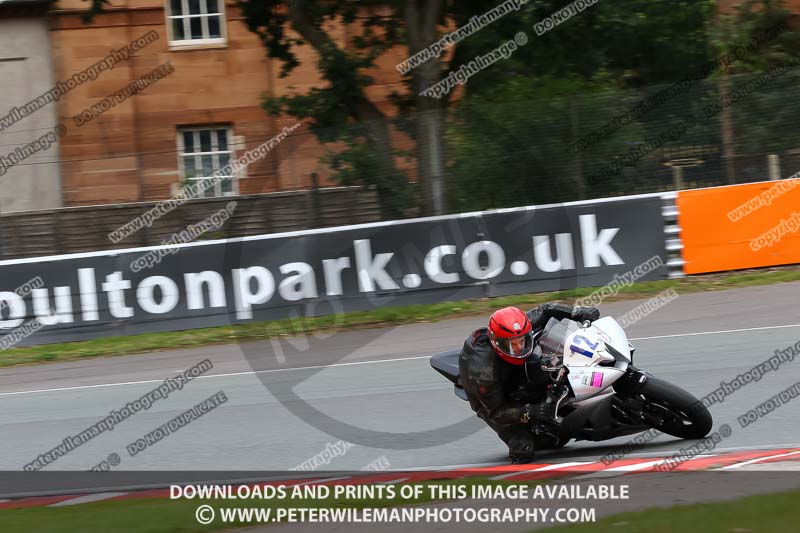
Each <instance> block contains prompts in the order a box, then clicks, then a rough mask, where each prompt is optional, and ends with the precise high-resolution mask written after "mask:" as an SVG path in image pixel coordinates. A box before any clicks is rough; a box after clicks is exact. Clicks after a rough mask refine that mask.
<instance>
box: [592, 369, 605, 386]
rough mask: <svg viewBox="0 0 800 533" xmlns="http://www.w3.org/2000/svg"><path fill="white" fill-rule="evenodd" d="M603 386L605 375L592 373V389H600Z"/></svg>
mask: <svg viewBox="0 0 800 533" xmlns="http://www.w3.org/2000/svg"><path fill="white" fill-rule="evenodd" d="M602 386H603V373H602V372H592V387H597V388H600V387H602Z"/></svg>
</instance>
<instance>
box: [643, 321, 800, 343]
mask: <svg viewBox="0 0 800 533" xmlns="http://www.w3.org/2000/svg"><path fill="white" fill-rule="evenodd" d="M798 327H800V324H785V325H783V326H759V327H755V328H741V329H721V330H719V331H699V332H697V333H675V334H673V335H655V336H653V337H637V338H635V339H628V340H631V341H647V340H650V339H671V338H673V337H694V336H697V335H715V334H718V333H739V332H742V331H761V330H767V329H781V328H798Z"/></svg>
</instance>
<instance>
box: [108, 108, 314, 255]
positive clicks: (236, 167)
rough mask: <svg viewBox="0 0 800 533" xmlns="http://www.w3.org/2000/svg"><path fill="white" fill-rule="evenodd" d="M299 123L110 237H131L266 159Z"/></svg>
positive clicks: (161, 203) (117, 238)
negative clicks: (218, 184) (229, 177)
mask: <svg viewBox="0 0 800 533" xmlns="http://www.w3.org/2000/svg"><path fill="white" fill-rule="evenodd" d="M301 125H302V124H301V123H300V122H298V123H297V124H294V125H293V126H291V127H289V128H283V130H282V131H281V133H279V134H277V135H275V136H274V137H272V138H271V139H269V140H267V141H265V142H263V143H262V144H260V145H259V146H257V147H256V148H253V149H252V150H249V151H247V152H245V153H244V154H243V155H242V156H241V157H239V158H237V159H236V160H234V161H231V162H230V163H228V164H227V165H225V166H224V167H223V168H221V169H219V170H217V171H215V172H214V174H213V175H212V176H211V177H210V178H209V179H203V180H196V182H195V183H193V184H191V185H188V186H186V187H183V188H182V189H181V191H180V192H179V193H178V194H176V195H175V196H173V197H172V198H169V199H167V200H163V201H161V202H159V203H158V204H156V205H155V206H153V207H152V208H150V209H149V210H148V211H146V212H145V213H144V214H142V215H141V216H138V217H136V218H134V219H133V220H131V221H130V222H127V223H126V224H124V225H122V226H120V227H119V228H117V229H115V230H114V231H112V232H111V233H109V235H108V238H109V240H111V242H113V243H115V244H116V243H118V242H120V241H122V240H123V239H126V238H128V237H130V236H131V235H133V234H134V233H136V232H137V231H139V230H140V229H142V228H149V227H150V226H152V225H153V222H155V221H156V220H158V219H160V218H161V217H163V216H164V215H166V214H168V213H171V212H172V211H174V210H175V209H177V208H178V207H180V206H182V205H183V204H185V203H186V202H188V201H189V200H191V199H192V198H198V197H200V196H202V195H203V193H204V192H205V191H206V190H207V189H209V188H210V187H212V186H214V185H216V184H217V183H220V182H222V181H224V180H226V179H228V178H226V177H225V176H230V175H235V174H236V173H237V172H240V171H243V170H244V169H246V168H247V167H248V166H249V165H251V164H253V163H255V162H256V161H259V160H261V159H263V158H265V157H266V156H267V155H268V154H269V153H270V152H271V151H272V150H273V149H274V148H275V147H276V146H278V144H280V143H281V141H283V140H284V139H286V137H288V136H289V134H290V133H291V132H292V131H294V130H295V129H297V128H299V127H300V126H301Z"/></svg>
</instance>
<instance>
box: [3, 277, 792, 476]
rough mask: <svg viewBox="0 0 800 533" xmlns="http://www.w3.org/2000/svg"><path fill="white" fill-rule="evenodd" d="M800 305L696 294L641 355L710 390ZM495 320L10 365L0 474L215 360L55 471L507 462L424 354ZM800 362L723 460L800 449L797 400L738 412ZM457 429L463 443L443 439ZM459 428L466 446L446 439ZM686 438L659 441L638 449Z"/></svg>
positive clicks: (767, 296)
mask: <svg viewBox="0 0 800 533" xmlns="http://www.w3.org/2000/svg"><path fill="white" fill-rule="evenodd" d="M798 302H800V283H783V284H777V285H771V286H764V287H750V288H744V289H737V290H730V291H720V292H709V293H702V294H689V295H683V296H681V297H679V298H678V299H676V300H675V301H673V302H671V303H669V304H668V305H666V306H665V307H663V308H661V309H659V310H657V311H656V312H655V313H653V314H652V315H650V316H648V317H646V318H644V319H643V320H641V321H640V322H638V323H636V324H634V325H633V326H631V327H630V328H629V329H628V334H629V337H630V338H631V339H632V342H633V344H634V345H635V346H636V347H637V352H636V356H635V363H636V364H637V366H639V367H642V368H644V369H646V370H648V371H650V372H652V373H654V374H656V375H657V376H659V377H662V378H664V379H667V380H669V381H672V382H674V383H676V384H679V385H680V386H682V387H683V388H685V389H687V390H689V391H691V392H692V393H694V394H695V395H696V396H697V397H702V396H704V395H706V394H708V393H710V392H711V391H713V390H714V389H716V388H717V387H719V384H720V381H721V380H726V381H729V380H731V379H733V378H734V377H735V376H736V375H737V374H739V373H741V372H744V371H746V370H748V369H750V368H751V367H753V366H755V365H757V364H758V363H760V362H762V361H764V360H766V359H767V358H769V357H770V356H771V355H772V354H773V353H774V351H775V350H778V349H780V350H783V349H785V348H787V347H789V346H790V345H793V344H794V343H795V342H797V341H798V340H800V316H798V311H797V305H798ZM639 303H640V301H625V302H617V303H611V304H607V305H603V306H601V310H602V311H603V314H610V315H612V316H619V315H621V314H623V313H625V312H626V311H628V310H630V309H632V308H633V307H635V306H636V305H637V304H639ZM485 321H486V318H484V317H472V318H466V319H457V320H449V321H442V322H437V323H432V324H414V325H407V326H400V327H393V328H384V329H382V330H381V331H380V332H378V333H380V334H379V335H376V331H375V330H372V331H358V330H356V331H344V332H339V333H337V334H335V335H333V336H332V337H330V338H329V339H327V340H325V342H324V343H322V346H320V343H317V344H316V345H315V346H314V347H312V348H311V349H309V350H307V351H305V352H303V353H301V354H300V355H292V356H291V357H286V358H282V357H277V356H276V355H275V350H274V344H272V343H270V342H263V343H251V344H249V345H248V346H247V347H246V352H247V353H249V354H253V353H259V352H260V351H262V348H263V353H264V354H265V355H264V356H263V358H262V359H260V360H259V361H258V364H257V370H258V373H254V372H253V368H252V366H251V364H250V363H249V362H248V360H247V359H246V358H245V356H244V355H243V351H242V348H241V347H240V346H239V345H236V344H234V345H229V346H214V347H205V348H198V349H189V350H180V351H171V352H159V353H152V354H145V355H135V356H125V357H115V358H105V359H103V358H101V359H93V360H87V361H84V362H77V363H66V364H61V363H59V364H46V365H40V366H29V367H18V368H11V369H5V370H2V371H0V435H1V436H2V437H0V470H20V469H22V467H23V465H25V464H26V463H28V462H30V461H32V460H33V459H34V458H35V457H36V456H37V455H38V454H41V453H44V452H46V451H48V450H50V449H51V448H53V447H55V446H57V445H58V444H60V443H61V441H62V439H64V438H65V437H67V436H68V435H76V434H78V433H80V432H81V431H83V430H84V429H86V428H87V427H89V426H90V425H92V424H94V423H96V422H98V421H100V420H101V419H102V418H104V417H105V416H107V415H108V413H109V411H110V410H112V409H120V408H122V407H123V406H124V405H125V404H126V403H128V402H131V401H133V400H135V399H137V398H139V397H140V396H141V395H143V394H144V393H146V392H148V391H150V390H152V389H153V388H155V387H156V386H157V385H158V384H159V382H161V381H162V380H164V379H165V378H168V377H172V376H174V375H175V374H177V373H178V372H180V371H183V370H185V369H187V368H189V367H191V366H192V365H194V364H196V363H198V362H200V361H201V360H203V359H205V358H209V359H210V360H211V361H212V362H213V364H214V368H213V369H212V370H211V371H209V372H208V373H207V374H206V375H204V376H203V377H201V378H199V379H196V380H194V381H192V382H190V383H188V384H186V386H185V387H184V388H183V389H182V390H180V391H175V392H173V393H172V394H171V395H170V396H169V397H168V398H167V399H164V400H159V401H158V402H156V403H155V404H153V406H152V407H151V408H150V409H149V410H146V411H142V412H139V413H137V414H135V415H133V416H131V417H130V418H129V419H127V420H125V421H123V422H121V423H119V424H118V425H117V426H116V427H115V428H114V429H113V431H108V432H105V433H102V434H100V435H99V436H97V437H96V438H94V439H92V440H91V441H89V442H87V443H86V444H84V445H82V446H80V447H78V448H76V449H74V450H73V451H72V452H70V453H68V454H67V455H66V456H64V457H61V458H59V459H58V460H56V461H55V462H53V463H52V464H50V465H48V466H47V470H74V469H79V470H87V469H89V468H91V467H92V466H94V465H96V464H97V463H99V462H100V461H102V460H103V459H106V458H107V457H108V456H109V454H112V453H116V454H118V456H119V457H120V464H119V465H118V466H117V469H120V470H122V469H124V470H287V469H289V468H292V467H295V466H297V465H299V464H300V463H302V462H304V461H306V460H308V459H309V458H311V457H313V456H314V455H315V454H320V453H322V452H323V450H326V448H327V449H328V450H329V453H328V455H332V454H333V453H332V452H330V450H333V449H334V448H336V449H338V450H340V451H341V452H343V454H341V455H340V454H339V452H337V453H336V454H335V455H337V456H336V457H333V458H332V459H330V460H329V462H328V463H327V464H326V465H324V466H323V467H321V468H320V470H322V469H325V470H346V469H350V470H352V469H356V470H358V469H361V468H363V467H365V466H366V465H367V464H369V463H371V462H373V461H375V460H377V459H379V458H384V459H383V461H388V464H389V465H390V467H391V468H392V469H410V468H426V467H436V466H452V465H478V464H492V463H501V462H504V461H505V457H506V456H505V454H506V449H505V447H504V445H503V443H502V442H500V440H499V439H498V438H497V437H496V435H495V434H494V433H493V432H492V431H491V430H489V429H487V428H482V426H481V422H480V421H479V420H477V418H475V416H474V415H473V414H472V412H471V411H470V410H469V407H468V405H467V403H466V402H463V401H461V400H459V399H458V398H456V397H455V396H454V395H453V392H452V387H451V386H450V385H449V383H448V382H447V381H446V380H445V379H443V378H442V377H441V376H439V375H438V374H437V373H435V372H434V371H433V370H432V369H431V368H430V366H429V364H428V360H427V358H426V357H425V356H426V355H429V354H431V353H436V352H438V351H442V350H446V349H450V348H453V347H458V346H460V345H461V343H462V342H463V339H464V337H465V336H466V335H467V334H468V333H469V332H470V331H471V330H472V329H474V328H475V327H478V326H480V325H482V324H483V323H485ZM251 359H252V357H251ZM797 359H799V360H794V361H790V362H787V363H784V364H783V366H781V368H780V369H779V370H778V371H776V372H770V373H769V374H767V375H765V376H764V377H763V379H761V380H760V381H758V382H753V383H751V384H749V385H748V386H746V387H745V388H742V389H740V390H738V391H736V392H735V393H733V394H732V395H731V396H729V397H728V398H726V399H725V401H724V403H722V404H717V405H715V406H713V407H712V409H711V411H712V414H713V415H714V421H715V427H719V425H720V424H724V423H728V424H730V426H731V427H732V428H733V434H732V435H731V436H730V437H728V438H727V439H725V440H724V441H723V442H722V443H721V444H720V446H719V448H718V450H719V451H725V450H733V449H742V448H745V449H746V448H768V447H789V446H798V445H800V424H798V423H797V406H794V405H784V406H782V407H780V408H779V409H777V410H775V411H774V412H772V413H771V414H770V415H769V416H767V417H764V418H762V419H760V420H758V421H757V422H755V423H754V424H752V425H751V426H749V427H747V428H744V429H742V428H740V427H739V425H738V424H737V422H736V417H737V416H738V415H740V414H742V413H744V412H746V411H747V410H749V409H751V408H753V407H755V406H756V405H757V404H759V403H761V402H763V401H765V400H767V399H769V398H770V397H772V396H773V395H774V394H776V393H778V392H780V391H781V390H783V389H785V388H786V387H788V386H790V385H792V384H794V383H795V382H797V381H798V378H800V357H799V358H797ZM329 365H334V366H329ZM304 367H305V368H304ZM309 367H310V368H309ZM262 380H263V382H262ZM287 384H288V385H287ZM292 387H293V390H294V393H296V395H297V396H293V395H292V394H291V388H292ZM218 391H224V393H225V395H226V396H227V398H228V401H227V402H226V403H224V404H222V405H221V406H219V407H218V408H217V409H215V410H213V411H211V412H209V413H207V414H205V415H204V416H203V417H201V418H199V419H198V420H196V421H194V422H192V423H191V424H189V425H187V426H185V427H183V428H181V429H180V430H179V431H177V432H175V433H174V434H171V435H168V436H167V437H166V438H164V439H163V440H161V441H159V442H157V443H155V444H152V445H151V446H150V447H149V448H147V449H146V450H144V451H142V452H141V453H139V454H137V455H135V456H133V457H131V456H130V455H129V453H128V452H127V451H126V445H128V444H130V443H131V442H133V441H135V440H136V439H138V438H140V437H143V436H144V435H145V434H146V433H148V432H150V431H152V430H154V429H156V428H157V427H159V426H160V425H162V424H164V423H165V422H167V421H168V420H170V419H171V418H173V417H174V416H177V415H179V414H180V413H182V412H183V411H185V410H186V409H189V408H191V407H192V406H193V405H195V404H197V403H198V402H200V401H201V400H203V399H205V398H207V397H209V396H211V395H213V394H215V393H217V392H218ZM320 413H321V414H320ZM298 415H299V416H300V417H299V418H298ZM331 421H333V422H331ZM337 421H338V422H337ZM458 422H461V424H458V426H457V429H456V430H454V431H453V432H452V433H450V434H448V432H445V431H438V432H437V431H435V430H437V429H439V428H443V427H445V426H448V425H451V424H456V423H458ZM347 425H350V426H357V427H358V428H362V429H366V430H371V431H370V432H364V434H365V435H367V437H363V438H362V437H359V438H355V439H354V445H353V446H352V447H350V448H349V449H344V448H343V447H342V446H341V445H336V443H337V442H338V441H340V440H343V439H344V440H348V435H349V434H351V433H352V432H350V430H349V429H348V427H347ZM320 428H323V429H326V430H330V431H329V433H326V432H324V431H322V430H321V429H320ZM417 432H419V433H417ZM459 432H460V433H459ZM393 434H396V435H393ZM409 434H410V435H411V436H409ZM453 434H456V436H457V437H458V438H456V439H455V440H454V439H453V438H448V437H452V435H453ZM359 435H361V432H359ZM459 435H461V436H459ZM627 440H628V438H622V439H617V440H615V441H608V442H604V443H572V444H570V445H568V446H567V447H566V448H564V449H563V450H559V451H555V452H546V453H544V454H542V457H547V459H548V460H555V461H561V462H570V461H577V460H586V459H587V458H588V459H591V458H597V457H599V456H602V455H603V454H605V453H606V452H608V451H609V450H610V449H611V448H613V447H614V446H616V445H619V444H622V443H624V442H626V441H627ZM689 444H691V443H689V442H687V441H679V440H676V439H673V438H671V437H666V436H661V437H659V438H657V439H656V440H655V441H653V442H651V443H650V444H648V445H647V446H646V447H645V448H644V449H643V450H642V451H641V452H638V453H637V455H647V454H650V453H652V454H657V453H661V454H663V453H664V452H665V451H673V450H677V449H679V448H681V447H683V446H687V445H689ZM329 445H330V446H329ZM334 445H336V446H334ZM384 464H386V463H385V462H384Z"/></svg>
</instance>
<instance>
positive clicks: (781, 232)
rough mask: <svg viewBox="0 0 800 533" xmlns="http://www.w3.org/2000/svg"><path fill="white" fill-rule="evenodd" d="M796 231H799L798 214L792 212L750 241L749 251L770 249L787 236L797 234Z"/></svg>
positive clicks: (799, 214) (799, 221)
mask: <svg viewBox="0 0 800 533" xmlns="http://www.w3.org/2000/svg"><path fill="white" fill-rule="evenodd" d="M797 230H800V212H798V211H793V212H792V214H791V215H790V216H788V217H786V218H784V219H781V221H780V222H778V223H777V224H776V225H775V226H773V227H772V228H770V229H769V230H767V231H765V232H764V233H762V234H761V235H759V236H758V237H756V238H755V239H753V240H752V241H750V243H749V246H750V249H751V250H753V251H754V252H757V251H759V250H761V249H762V248H764V247H767V248H772V247H773V246H775V245H776V244H778V243H779V242H780V241H781V239H783V238H784V237H786V236H787V235H791V234H793V233H797Z"/></svg>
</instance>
